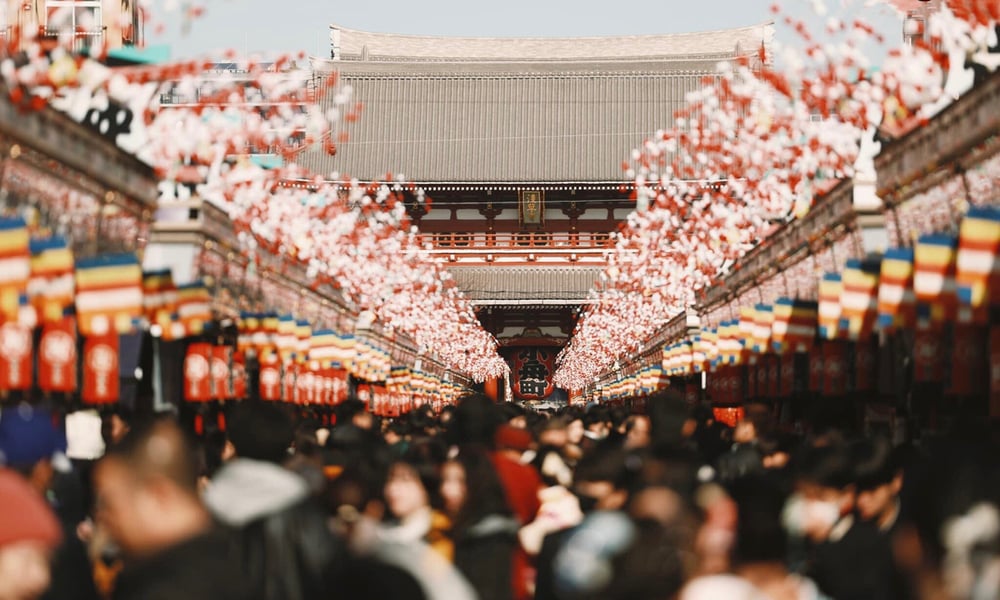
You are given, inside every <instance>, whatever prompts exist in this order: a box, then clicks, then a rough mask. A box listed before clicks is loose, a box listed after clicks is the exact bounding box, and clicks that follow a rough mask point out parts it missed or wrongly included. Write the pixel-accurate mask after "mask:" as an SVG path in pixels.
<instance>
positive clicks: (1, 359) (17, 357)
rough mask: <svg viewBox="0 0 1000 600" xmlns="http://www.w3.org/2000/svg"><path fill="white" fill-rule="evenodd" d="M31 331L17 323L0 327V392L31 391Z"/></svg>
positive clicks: (9, 322)
mask: <svg viewBox="0 0 1000 600" xmlns="http://www.w3.org/2000/svg"><path fill="white" fill-rule="evenodd" d="M32 348H33V344H32V338H31V329H29V328H28V327H26V326H25V325H22V324H21V323H18V322H17V321H7V322H6V323H4V324H3V325H0V390H28V389H31V384H32V381H31V354H32Z"/></svg>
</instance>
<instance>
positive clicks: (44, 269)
mask: <svg viewBox="0 0 1000 600" xmlns="http://www.w3.org/2000/svg"><path fill="white" fill-rule="evenodd" d="M30 248H31V279H30V280H29V281H28V299H29V301H30V302H31V305H32V306H33V307H34V309H35V311H36V313H37V316H38V320H39V322H42V323H59V322H61V321H62V320H63V316H64V314H65V312H66V309H68V308H70V307H71V306H73V298H74V295H75V293H76V285H75V282H74V279H73V251H72V250H70V248H69V245H68V244H67V243H66V239H65V238H62V237H59V236H53V237H49V238H37V239H32V240H31V242H30Z"/></svg>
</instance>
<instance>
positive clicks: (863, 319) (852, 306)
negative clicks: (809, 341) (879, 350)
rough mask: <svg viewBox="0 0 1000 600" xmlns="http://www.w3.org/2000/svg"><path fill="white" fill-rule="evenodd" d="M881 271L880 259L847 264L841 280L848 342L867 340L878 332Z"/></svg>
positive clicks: (842, 325) (842, 314) (843, 327)
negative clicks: (876, 321)
mask: <svg viewBox="0 0 1000 600" xmlns="http://www.w3.org/2000/svg"><path fill="white" fill-rule="evenodd" d="M881 269H882V259H881V257H874V256H873V257H868V258H866V259H864V260H858V259H854V258H850V259H848V260H847V263H846V266H845V267H844V274H843V277H842V280H841V291H840V311H841V312H840V329H841V330H842V331H845V332H846V336H847V339H849V340H854V341H856V340H864V339H867V338H868V337H870V336H871V334H872V331H873V330H874V329H875V320H876V318H877V315H878V278H879V273H880V271H881Z"/></svg>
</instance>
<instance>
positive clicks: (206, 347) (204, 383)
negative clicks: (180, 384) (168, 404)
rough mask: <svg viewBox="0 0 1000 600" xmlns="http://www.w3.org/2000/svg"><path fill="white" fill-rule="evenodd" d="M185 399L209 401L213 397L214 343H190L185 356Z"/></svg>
mask: <svg viewBox="0 0 1000 600" xmlns="http://www.w3.org/2000/svg"><path fill="white" fill-rule="evenodd" d="M184 399H185V400H187V401H188V402H208V401H210V400H211V399H212V344H209V343H207V342H198V343H194V344H189V345H188V349H187V354H186V355H185V357H184Z"/></svg>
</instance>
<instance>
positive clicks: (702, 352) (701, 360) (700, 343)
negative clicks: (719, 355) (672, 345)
mask: <svg viewBox="0 0 1000 600" xmlns="http://www.w3.org/2000/svg"><path fill="white" fill-rule="evenodd" d="M706 350H707V343H706V340H705V338H704V337H702V336H701V334H698V335H695V336H694V337H693V338H692V339H691V369H692V370H693V371H694V372H695V373H702V372H704V371H706V370H708V352H707V351H706Z"/></svg>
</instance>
